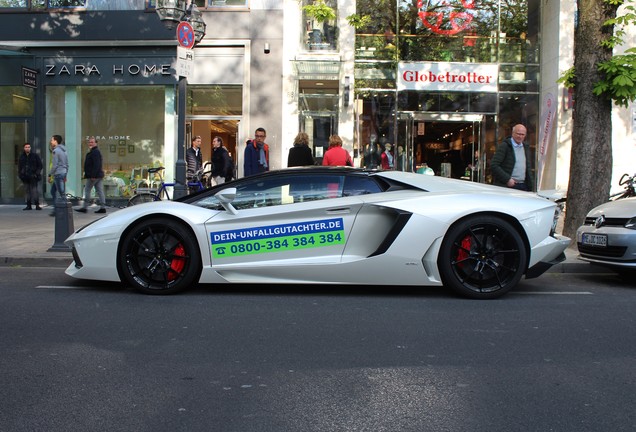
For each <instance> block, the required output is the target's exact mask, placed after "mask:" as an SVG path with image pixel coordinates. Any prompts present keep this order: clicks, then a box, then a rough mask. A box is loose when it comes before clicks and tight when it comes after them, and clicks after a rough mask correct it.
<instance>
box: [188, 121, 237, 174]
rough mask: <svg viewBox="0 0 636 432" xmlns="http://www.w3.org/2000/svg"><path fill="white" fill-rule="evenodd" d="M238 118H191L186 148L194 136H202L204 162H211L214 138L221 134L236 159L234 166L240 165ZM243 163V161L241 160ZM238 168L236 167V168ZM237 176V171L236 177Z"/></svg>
mask: <svg viewBox="0 0 636 432" xmlns="http://www.w3.org/2000/svg"><path fill="white" fill-rule="evenodd" d="M239 125H240V121H239V120H238V119H234V118H232V119H230V118H226V119H223V118H214V119H199V118H195V119H191V120H190V121H189V122H188V123H187V124H186V131H187V132H186V135H187V136H186V148H187V147H189V146H190V143H191V142H192V137H193V136H200V137H201V156H202V158H203V164H204V165H205V164H206V163H211V160H212V140H213V139H214V137H216V136H219V137H221V139H222V140H223V145H224V146H225V148H227V151H228V152H229V153H230V156H231V157H232V159H233V160H234V166H235V167H238V166H239V156H242V155H239V151H238V150H239V148H238V146H237V144H238V136H239ZM240 163H241V164H242V163H243V161H240ZM235 170H236V168H235ZM236 177H237V173H236V171H235V173H234V178H236Z"/></svg>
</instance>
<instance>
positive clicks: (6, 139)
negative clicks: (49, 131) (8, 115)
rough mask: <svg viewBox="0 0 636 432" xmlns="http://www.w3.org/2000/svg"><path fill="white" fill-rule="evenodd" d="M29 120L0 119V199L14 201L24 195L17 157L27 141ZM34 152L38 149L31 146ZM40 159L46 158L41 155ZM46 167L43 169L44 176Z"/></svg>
mask: <svg viewBox="0 0 636 432" xmlns="http://www.w3.org/2000/svg"><path fill="white" fill-rule="evenodd" d="M28 130H29V122H28V121H26V120H24V121H22V122H16V121H0V200H1V202H15V200H16V199H17V198H21V197H23V196H24V188H23V187H22V182H21V181H20V180H19V179H18V159H19V158H20V153H21V152H22V150H23V148H24V143H25V142H28V138H27V137H28ZM32 149H33V151H34V152H38V153H39V150H38V149H37V148H35V146H32ZM40 157H41V158H42V160H43V161H44V160H46V158H44V157H42V155H41V154H40ZM45 174H46V167H45V168H44V169H43V175H44V178H46V175H45Z"/></svg>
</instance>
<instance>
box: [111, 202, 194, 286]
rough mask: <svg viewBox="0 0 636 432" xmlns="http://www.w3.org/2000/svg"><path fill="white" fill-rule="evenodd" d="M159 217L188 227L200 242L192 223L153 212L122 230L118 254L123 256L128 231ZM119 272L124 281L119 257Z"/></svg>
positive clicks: (190, 232) (185, 227)
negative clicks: (124, 241) (124, 240)
mask: <svg viewBox="0 0 636 432" xmlns="http://www.w3.org/2000/svg"><path fill="white" fill-rule="evenodd" d="M157 218H165V219H166V220H170V221H172V222H174V223H177V224H179V225H180V226H181V227H182V228H184V229H186V230H187V231H188V232H189V234H190V235H191V236H192V237H193V238H194V239H196V241H197V244H198V237H197V235H196V233H195V232H194V230H193V229H192V227H191V226H190V224H188V223H187V222H186V221H184V220H183V219H181V218H179V217H177V216H175V215H172V214H167V213H151V214H147V215H145V216H142V217H140V218H138V219H137V220H135V221H134V222H133V223H131V224H130V225H128V226H127V227H126V229H125V230H124V231H122V233H121V235H120V236H119V240H118V243H117V256H118V257H119V256H121V254H122V253H123V252H122V248H123V239H125V238H126V237H127V236H128V233H129V232H131V231H132V230H134V229H135V228H136V227H138V226H139V225H141V224H143V223H145V222H146V221H148V220H152V219H157ZM199 249H200V245H199ZM203 256H204V255H201V257H200V260H201V262H200V263H199V268H200V269H201V268H202V266H203ZM117 274H118V275H119V279H120V280H121V281H122V282H123V278H122V268H121V262H120V260H119V259H117ZM200 276H201V275H200V274H199V278H200Z"/></svg>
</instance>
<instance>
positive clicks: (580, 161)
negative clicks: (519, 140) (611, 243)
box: [560, 0, 636, 238]
mask: <svg viewBox="0 0 636 432" xmlns="http://www.w3.org/2000/svg"><path fill="white" fill-rule="evenodd" d="M623 3H625V1H624V0H577V7H578V15H577V22H576V28H575V32H574V67H573V68H572V69H571V70H570V71H568V73H566V74H565V75H564V77H562V78H561V80H560V81H561V82H565V83H566V85H569V86H573V87H574V98H575V101H576V102H575V104H576V105H575V109H574V117H573V131H572V152H571V156H570V180H569V185H568V193H567V197H568V203H567V209H566V214H565V221H564V227H563V234H564V235H566V236H568V237H570V238H574V237H575V235H576V229H577V228H578V227H579V226H580V225H582V224H583V221H584V220H585V215H586V214H587V212H588V211H589V210H590V209H592V208H593V207H596V206H597V205H599V204H601V203H603V202H606V201H607V199H608V196H609V191H610V187H611V176H612V164H613V162H612V118H611V116H612V100H614V101H615V102H616V103H617V104H619V105H626V104H627V103H628V101H630V100H634V98H636V88H635V87H636V86H634V82H636V79H634V80H633V81H632V80H631V79H632V78H636V76H634V75H633V74H634V71H635V70H636V68H635V67H634V52H633V51H632V50H631V49H630V50H627V51H626V55H624V56H613V48H614V47H615V46H617V45H618V44H620V43H622V39H621V36H622V34H624V33H622V30H621V28H620V27H617V29H616V30H617V31H616V33H615V26H616V25H619V26H620V25H623V24H628V23H630V22H632V23H633V22H634V20H633V14H631V12H633V7H631V6H628V7H627V8H626V10H628V11H629V12H630V13H629V14H628V15H627V16H624V17H619V18H617V11H618V8H619V7H620V6H621V5H623ZM630 17H631V19H630ZM630 58H631V60H630ZM630 61H631V65H632V67H630V65H629V63H630ZM630 76H631V77H632V78H630Z"/></svg>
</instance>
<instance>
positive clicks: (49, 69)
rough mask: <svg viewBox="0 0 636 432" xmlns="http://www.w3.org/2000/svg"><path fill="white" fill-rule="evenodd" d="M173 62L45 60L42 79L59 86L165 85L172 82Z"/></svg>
mask: <svg viewBox="0 0 636 432" xmlns="http://www.w3.org/2000/svg"><path fill="white" fill-rule="evenodd" d="M174 61H175V59H174V58H166V57H155V58H141V59H136V61H134V60H133V61H131V59H121V58H94V59H87V58H82V57H76V58H66V57H54V58H47V59H45V61H44V64H43V72H44V74H43V75H44V78H45V79H46V80H47V81H54V82H55V84H56V85H60V84H71V85H72V84H85V85H86V84H88V85H96V84H133V83H140V82H144V83H152V84H167V83H171V82H174V78H173V77H174V73H175V70H174Z"/></svg>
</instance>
